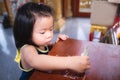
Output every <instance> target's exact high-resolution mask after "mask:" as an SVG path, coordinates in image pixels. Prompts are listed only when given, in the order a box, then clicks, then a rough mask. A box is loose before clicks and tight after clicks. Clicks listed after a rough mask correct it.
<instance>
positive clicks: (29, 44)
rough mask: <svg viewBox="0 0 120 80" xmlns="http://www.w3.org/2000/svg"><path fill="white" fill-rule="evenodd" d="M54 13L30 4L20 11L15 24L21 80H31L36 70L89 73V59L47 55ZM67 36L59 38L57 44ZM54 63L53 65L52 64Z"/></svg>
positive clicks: (51, 36) (42, 5) (46, 8)
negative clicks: (65, 70)
mask: <svg viewBox="0 0 120 80" xmlns="http://www.w3.org/2000/svg"><path fill="white" fill-rule="evenodd" d="M53 26H54V20H53V11H52V9H51V8H50V7H49V6H47V5H44V4H37V3H33V2H29V3H26V4H24V5H23V6H22V7H20V8H19V9H18V12H17V14H16V18H15V22H14V29H13V31H14V38H15V44H16V47H17V50H18V52H20V56H21V58H20V62H19V67H20V69H21V70H22V71H23V72H22V75H21V77H20V80H29V77H30V76H31V75H32V73H33V72H34V69H37V70H41V71H47V70H63V69H70V70H74V71H77V72H84V71H85V70H86V69H89V67H90V66H89V57H88V56H71V57H57V56H50V55H47V54H48V52H49V46H48V45H50V44H51V40H52V38H53ZM67 38H68V36H66V35H62V34H60V35H58V37H57V40H56V42H58V41H59V40H66V39H67ZM53 62H54V63H53Z"/></svg>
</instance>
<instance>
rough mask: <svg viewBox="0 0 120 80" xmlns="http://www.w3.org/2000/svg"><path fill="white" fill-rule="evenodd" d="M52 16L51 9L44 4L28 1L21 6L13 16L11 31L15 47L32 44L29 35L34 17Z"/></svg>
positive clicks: (30, 35) (30, 34)
mask: <svg viewBox="0 0 120 80" xmlns="http://www.w3.org/2000/svg"><path fill="white" fill-rule="evenodd" d="M49 16H53V10H52V9H51V8H50V7H49V6H47V5H45V4H38V3H34V2H28V3H26V4H24V5H23V6H21V7H20V8H19V9H18V11H17V13H16V17H15V21H14V27H13V33H14V39H15V44H16V47H17V48H18V49H19V48H20V47H22V46H23V45H24V44H33V42H32V40H31V37H32V32H33V26H34V23H35V21H36V17H49Z"/></svg>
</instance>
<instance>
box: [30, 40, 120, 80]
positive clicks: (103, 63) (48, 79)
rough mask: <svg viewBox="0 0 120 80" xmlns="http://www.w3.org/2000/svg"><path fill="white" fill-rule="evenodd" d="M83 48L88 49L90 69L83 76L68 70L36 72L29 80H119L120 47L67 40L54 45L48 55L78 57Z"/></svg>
mask: <svg viewBox="0 0 120 80" xmlns="http://www.w3.org/2000/svg"><path fill="white" fill-rule="evenodd" d="M85 47H88V56H89V57H90V65H91V68H90V69H89V70H87V71H86V72H85V73H84V74H80V73H76V72H73V71H69V70H63V71H49V72H48V73H46V72H40V71H37V70H36V71H35V72H34V73H33V75H32V76H31V78H30V80H120V46H115V45H111V44H103V43H95V42H88V41H81V40H75V39H67V40H65V41H60V42H58V43H56V44H55V45H54V47H53V48H52V50H51V51H50V53H49V55H54V56H74V55H78V56H80V54H81V53H82V52H83V50H84V48H85Z"/></svg>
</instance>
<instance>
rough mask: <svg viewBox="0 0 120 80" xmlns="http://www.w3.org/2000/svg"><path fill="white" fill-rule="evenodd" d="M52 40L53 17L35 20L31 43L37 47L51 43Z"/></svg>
mask: <svg viewBox="0 0 120 80" xmlns="http://www.w3.org/2000/svg"><path fill="white" fill-rule="evenodd" d="M52 38H53V17H52V16H50V17H42V18H39V17H38V18H37V19H36V22H35V24H34V28H33V33H32V41H33V42H34V44H36V45H38V46H44V45H48V44H50V43H51V40H52Z"/></svg>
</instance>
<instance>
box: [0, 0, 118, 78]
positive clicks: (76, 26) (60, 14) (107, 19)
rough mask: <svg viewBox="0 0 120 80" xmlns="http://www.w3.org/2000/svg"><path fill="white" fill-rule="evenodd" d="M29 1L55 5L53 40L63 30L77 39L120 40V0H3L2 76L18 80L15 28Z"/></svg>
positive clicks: (0, 17) (0, 4)
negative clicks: (20, 8) (18, 10)
mask: <svg viewBox="0 0 120 80" xmlns="http://www.w3.org/2000/svg"><path fill="white" fill-rule="evenodd" d="M30 1H32V2H36V3H45V4H47V5H49V6H51V7H52V8H53V9H54V11H55V16H54V17H55V30H54V38H53V42H55V39H56V36H57V34H59V33H63V34H66V35H68V36H69V37H70V38H74V39H77V40H86V41H93V42H100V43H107V44H113V45H119V44H120V34H119V33H120V28H119V27H120V26H119V23H120V17H119V13H120V6H119V3H120V2H119V0H118V2H115V1H114V0H0V37H1V38H0V79H1V80H18V79H19V76H20V74H21V71H20V70H19V68H18V65H17V63H16V62H14V58H15V55H16V47H15V43H14V38H13V32H12V29H13V23H14V17H15V14H16V12H17V9H18V8H19V7H20V6H22V5H23V4H25V3H27V2H30ZM112 35H113V36H112Z"/></svg>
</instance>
